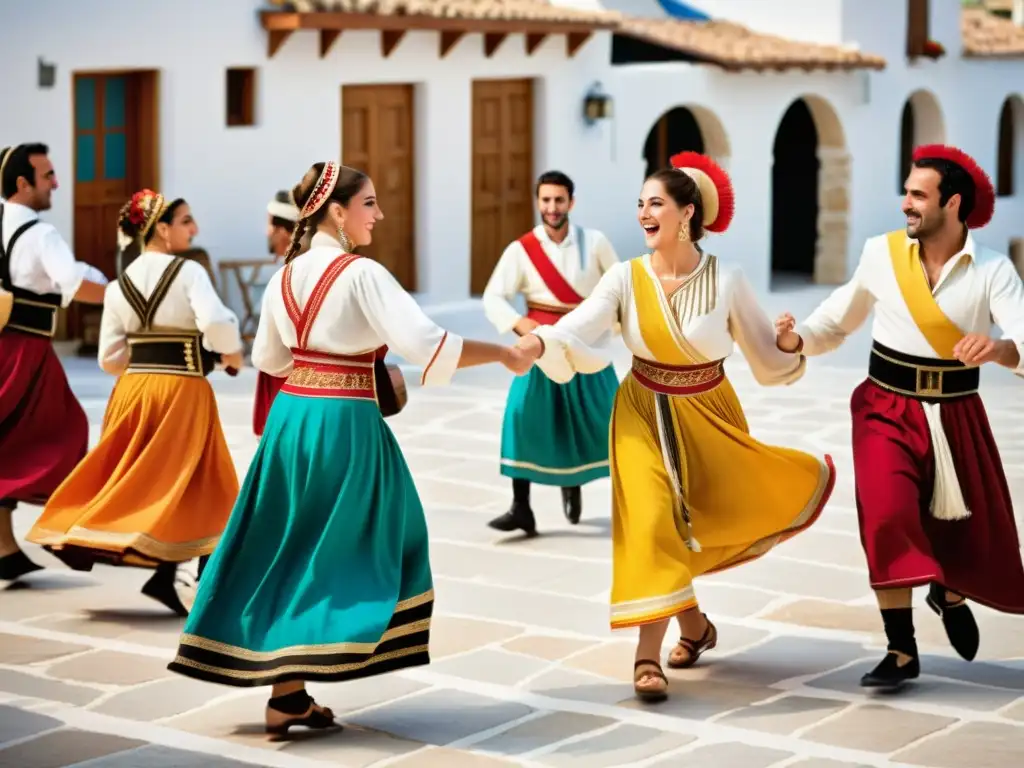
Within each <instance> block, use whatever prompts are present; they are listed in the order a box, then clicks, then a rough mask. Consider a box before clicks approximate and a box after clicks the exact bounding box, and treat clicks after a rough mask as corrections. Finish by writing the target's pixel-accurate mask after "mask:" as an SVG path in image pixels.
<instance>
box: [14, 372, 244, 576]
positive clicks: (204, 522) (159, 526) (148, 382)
mask: <svg viewBox="0 0 1024 768" xmlns="http://www.w3.org/2000/svg"><path fill="white" fill-rule="evenodd" d="M237 495H238V475H237V473H236V471H235V465H234V462H233V461H232V459H231V454H230V452H229V451H228V446H227V442H226V441H225V439H224V432H223V430H222V429H221V424H220V416H219V414H218V411H217V401H216V399H215V398H214V394H213V388H212V387H211V386H210V383H209V382H208V381H207V380H206V379H203V378H195V377H190V376H176V375H171V374H151V373H131V374H125V375H123V376H121V377H120V378H119V379H118V381H117V384H116V385H115V386H114V391H113V392H112V393H111V395H110V400H109V402H108V403H107V410H106V413H105V414H104V418H103V432H102V435H101V437H100V440H99V443H98V444H97V445H96V446H95V447H94V448H93V449H92V450H91V451H89V453H88V454H87V455H86V457H85V458H84V459H83V460H82V462H81V463H80V464H79V465H78V466H77V467H75V469H74V471H73V472H71V474H70V475H68V477H67V479H66V480H65V481H64V482H63V483H62V484H61V485H60V487H59V488H58V489H57V490H56V491H55V492H54V493H53V495H52V496H51V497H50V500H49V502H48V503H47V504H46V507H45V508H44V509H43V514H42V515H41V516H40V518H39V520H38V521H37V522H36V524H35V526H34V527H33V528H32V530H31V531H30V532H29V534H28V539H29V541H33V542H35V543H37V544H41V545H42V546H44V547H45V548H46V549H48V550H50V551H51V552H53V554H55V555H56V556H57V557H59V558H61V559H62V560H64V562H66V563H67V564H68V565H69V566H71V567H72V568H75V569H77V570H89V569H91V568H92V566H93V565H94V564H95V563H96V562H102V563H107V564H114V565H135V566H142V567H154V566H156V565H159V564H160V563H167V562H170V563H181V562H185V561H188V560H191V559H192V558H195V557H199V556H201V555H207V554H210V553H211V552H213V550H214V547H216V545H217V541H218V540H219V539H220V535H221V533H222V532H223V530H224V526H225V525H226V524H227V520H228V515H230V513H231V507H232V505H233V504H234V502H235V497H236V496H237Z"/></svg>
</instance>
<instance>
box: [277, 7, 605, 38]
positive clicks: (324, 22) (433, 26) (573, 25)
mask: <svg viewBox="0 0 1024 768" xmlns="http://www.w3.org/2000/svg"><path fill="white" fill-rule="evenodd" d="M260 22H261V24H262V25H263V28H264V29H266V30H268V31H270V30H281V31H283V30H291V31H295V30H297V29H376V30H384V29H390V30H396V31H397V30H402V31H409V30H420V31H433V32H463V33H475V34H484V33H487V32H502V33H504V34H506V35H514V34H528V33H530V32H534V33H538V34H545V35H554V34H565V33H569V32H579V33H587V34H591V33H593V32H594V31H595V30H599V29H609V30H610V29H614V28H616V27H617V22H611V21H607V22H593V23H589V22H588V23H580V22H571V21H570V22H558V21H535V20H532V19H460V18H453V17H450V16H428V15H404V14H376V13H343V12H340V11H318V12H315V13H296V12H291V11H261V12H260Z"/></svg>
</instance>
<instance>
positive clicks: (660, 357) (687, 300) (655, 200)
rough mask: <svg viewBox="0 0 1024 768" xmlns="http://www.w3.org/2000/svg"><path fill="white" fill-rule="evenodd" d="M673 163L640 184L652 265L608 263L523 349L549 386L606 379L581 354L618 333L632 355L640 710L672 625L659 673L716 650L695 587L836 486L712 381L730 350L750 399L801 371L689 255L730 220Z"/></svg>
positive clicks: (628, 413) (727, 282) (688, 172)
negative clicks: (739, 360) (736, 351)
mask: <svg viewBox="0 0 1024 768" xmlns="http://www.w3.org/2000/svg"><path fill="white" fill-rule="evenodd" d="M672 165H673V166H674V167H673V168H668V169H665V170H663V171H658V172H657V173H655V174H653V175H652V176H651V177H650V178H648V179H647V181H646V182H645V183H644V186H643V191H642V193H641V198H640V201H639V211H638V218H639V221H640V225H641V226H642V227H643V229H644V236H645V239H646V242H647V245H648V247H649V248H651V253H650V254H649V255H645V256H641V257H639V258H636V259H633V260H632V261H630V262H627V263H624V264H621V265H616V266H615V267H613V268H612V269H611V270H610V271H609V272H608V273H606V274H605V276H604V277H603V278H602V279H601V282H600V284H599V285H598V286H597V288H596V289H595V290H594V292H593V293H592V294H591V295H590V297H589V298H587V299H586V300H585V301H584V302H583V303H582V304H581V305H580V306H579V307H577V308H576V309H575V310H573V311H572V312H571V313H569V314H568V315H566V316H565V317H564V318H562V319H561V320H560V321H559V322H558V323H557V324H555V325H553V326H541V327H540V328H538V329H537V330H535V331H534V332H533V334H531V335H528V336H525V337H523V339H521V340H520V346H521V347H522V348H523V349H524V350H526V351H527V352H528V353H529V354H530V356H531V357H533V358H534V359H539V365H540V367H541V369H542V370H544V371H545V373H547V374H548V375H549V376H551V378H553V379H555V380H556V381H568V380H569V379H571V378H572V376H573V375H575V373H584V372H589V371H594V370H600V369H601V368H603V367H604V366H605V365H607V363H608V360H607V358H606V357H605V356H604V355H603V354H601V353H599V352H598V351H596V350H594V349H592V348H591V347H590V346H589V345H591V344H594V343H595V342H596V341H597V339H598V338H599V337H600V336H601V335H602V334H603V333H605V332H606V331H608V330H609V329H610V328H612V327H613V326H614V324H615V323H616V322H621V324H622V336H623V339H624V340H625V342H626V345H627V346H628V347H629V349H630V350H631V351H632V352H633V355H634V357H633V367H632V371H631V373H630V375H628V376H627V377H626V378H625V379H624V380H623V382H622V384H621V386H620V388H619V392H618V395H617V397H616V401H615V409H614V412H613V416H612V427H611V466H612V489H613V500H612V522H613V527H612V541H613V583H612V606H611V625H612V628H613V629H620V628H624V627H634V626H638V627H640V640H639V643H638V645H637V652H636V664H635V666H634V689H635V691H636V694H637V696H638V697H639V698H641V699H643V700H647V701H661V700H663V699H665V698H666V697H667V695H668V681H667V679H666V678H665V675H664V672H663V671H662V668H661V665H660V663H659V661H658V659H660V656H661V643H662V639H663V638H664V636H665V631H666V629H667V628H668V624H669V620H670V619H671V618H672V617H676V619H677V620H678V622H679V627H680V630H681V637H680V639H679V642H678V643H677V644H676V646H675V647H674V648H673V650H672V652H671V653H670V655H669V659H668V664H669V666H670V667H674V668H683V667H690V666H692V665H693V664H694V663H696V661H697V659H698V658H700V656H701V654H702V653H704V652H705V651H708V650H710V649H712V648H714V647H715V645H716V643H717V640H718V632H717V630H716V629H715V626H714V624H712V623H711V622H710V621H709V620H708V619H707V617H706V616H705V615H704V614H703V613H701V611H700V609H699V607H698V604H697V598H696V596H695V594H694V589H693V578H694V577H695V576H699V575H701V574H704V573H711V572H714V571H720V570H723V569H725V568H730V567H733V566H736V565H739V564H740V563H743V562H746V561H748V560H751V559H753V558H756V557H759V556H761V555H763V554H764V553H765V552H767V551H768V550H770V549H771V548H772V547H774V546H775V545H776V544H778V543H780V542H781V541H784V540H785V539H787V538H789V537H791V536H793V535H795V534H796V533H798V532H799V531H801V530H803V529H805V528H807V527H808V526H809V525H811V523H813V522H814V521H815V520H816V519H817V517H818V515H819V514H820V513H821V509H822V507H823V506H824V504H825V502H826V501H827V499H828V497H829V495H830V494H831V492H832V487H833V484H834V479H835V470H834V468H833V465H832V460H831V458H829V457H828V456H826V457H825V458H824V460H819V459H817V458H815V457H813V456H810V455H808V454H805V453H801V452H800V451H795V450H791V449H788V448H776V447H771V446H767V445H764V444H762V443H759V442H758V441H757V440H755V439H754V438H752V437H751V436H750V433H749V430H748V427H747V422H746V418H745V417H744V414H743V409H742V408H741V406H740V403H739V401H738V400H737V398H736V393H735V392H734V391H733V388H732V385H731V384H730V383H729V380H728V379H727V378H726V376H725V372H724V369H723V361H724V358H726V357H728V356H729V355H730V354H731V353H732V350H733V343H734V342H735V343H737V344H739V346H740V348H741V349H742V350H743V354H744V356H745V357H746V358H747V361H748V362H749V363H750V367H751V370H752V371H753V374H754V376H755V378H756V379H757V381H758V382H759V383H760V384H763V385H774V384H789V383H791V382H793V381H796V380H797V379H798V378H800V377H801V376H802V375H803V372H804V365H805V361H804V359H803V357H801V356H799V355H795V354H787V353H784V352H781V351H779V350H778V349H777V348H776V346H775V331H774V328H773V327H772V324H771V321H769V319H768V318H767V317H766V316H765V314H764V312H763V311H762V310H761V308H760V307H759V306H758V304H757V299H756V297H755V296H754V293H753V290H752V289H751V287H750V284H749V283H748V282H747V280H746V278H745V277H744V276H743V273H742V272H741V271H740V270H739V269H738V268H737V267H735V266H731V265H727V264H723V263H721V262H720V261H719V260H718V258H716V257H715V256H712V255H710V254H708V253H706V252H704V251H702V250H701V249H699V248H698V247H697V245H696V243H697V241H699V240H700V239H701V237H703V234H704V231H705V230H708V231H712V232H721V231H724V230H725V228H726V227H727V226H728V224H729V221H730V220H731V218H732V214H733V193H732V187H731V184H730V181H729V178H728V176H727V175H726V174H725V172H724V171H723V170H722V169H721V168H719V167H718V166H717V165H715V164H714V163H713V162H712V161H711V160H710V159H708V158H706V157H704V156H703V155H699V154H697V153H693V152H685V153H682V154H680V155H677V156H675V157H673V158H672ZM698 538H699V542H698Z"/></svg>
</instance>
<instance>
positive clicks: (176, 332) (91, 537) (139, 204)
mask: <svg viewBox="0 0 1024 768" xmlns="http://www.w3.org/2000/svg"><path fill="white" fill-rule="evenodd" d="M118 230H119V241H120V242H121V245H122V250H123V253H124V256H125V263H126V264H128V266H127V267H126V268H125V270H124V271H123V272H122V273H121V276H120V277H119V278H118V281H117V283H116V284H113V285H111V286H110V287H109V288H108V289H107V292H106V298H105V300H104V303H103V318H102V320H101V323H100V344H99V347H100V350H99V362H100V366H101V367H102V368H103V370H105V371H107V372H108V373H112V374H115V375H117V376H118V380H117V384H116V385H115V386H114V391H113V393H112V394H111V396H110V402H109V403H108V404H107V411H106V414H105V415H104V418H103V433H102V436H101V437H100V441H99V444H97V445H96V447H95V448H93V449H92V450H91V451H90V452H89V453H88V454H87V455H86V457H85V458H84V459H83V460H82V462H81V463H80V464H79V465H78V466H77V467H76V468H75V470H74V471H73V472H72V473H71V474H70V475H69V476H68V478H67V479H66V480H65V481H64V483H63V484H61V486H60V487H59V488H58V489H57V490H56V491H55V492H54V494H53V495H52V496H51V497H50V500H49V502H48V503H47V504H46V507H45V508H44V509H43V514H42V516H41V517H40V518H39V520H38V521H37V522H36V524H35V526H34V527H33V528H32V530H31V531H30V532H29V535H28V539H29V541H34V542H36V543H37V544H41V545H43V546H44V547H45V548H46V549H48V550H50V551H51V552H53V553H54V554H55V555H56V556H57V557H59V558H60V559H62V560H63V561H64V562H66V563H67V564H68V565H70V566H71V567H72V568H75V569H77V570H91V569H92V567H93V564H94V563H96V562H101V563H108V564H113V565H134V566H141V567H145V568H155V569H156V572H155V573H154V574H153V577H152V578H151V579H150V580H149V581H148V582H146V585H145V586H144V587H143V588H142V592H143V594H145V595H147V596H149V597H152V598H153V599H155V600H158V601H160V602H161V603H163V604H164V605H166V606H167V607H168V608H170V609H171V610H172V611H174V612H175V613H177V614H178V615H180V616H186V615H188V609H187V608H186V605H185V603H186V602H190V598H189V597H186V600H185V601H184V602H183V600H182V595H181V594H179V592H178V590H177V588H176V579H175V576H176V573H177V567H178V564H179V563H182V562H185V561H188V560H191V559H192V558H195V557H200V558H203V559H201V560H200V564H201V565H202V563H203V562H204V559H205V557H206V556H207V555H209V554H210V553H211V552H212V551H213V548H214V546H215V545H216V544H217V540H218V538H219V537H220V534H221V531H223V530H224V526H225V525H226V524H227V519H228V515H229V514H230V512H231V505H232V504H233V503H234V501H235V497H236V496H237V495H238V476H237V474H236V472H235V465H234V463H233V461H232V459H231V454H230V453H229V452H228V446H227V442H226V441H225V440H224V433H223V431H222V430H221V425H220V417H219V416H218V413H217V402H216V400H215V399H214V395H213V388H212V387H211V386H210V383H209V382H208V381H207V380H206V378H205V376H206V375H207V374H209V373H210V371H211V370H212V369H213V367H214V360H215V355H216V354H217V353H219V354H220V356H221V357H222V359H223V362H224V364H225V365H227V366H229V367H230V368H231V369H236V370H237V369H238V368H240V367H241V366H242V354H241V350H242V340H241V337H240V336H239V333H238V320H237V318H236V317H235V315H234V313H232V312H231V310H229V309H228V308H227V307H225V306H224V304H223V303H222V302H221V300H220V298H219V297H218V296H217V293H216V291H215V290H214V287H213V284H212V283H211V282H210V277H209V274H208V273H207V272H206V270H205V269H204V268H203V267H202V266H201V265H200V264H198V263H196V262H194V261H189V260H187V259H183V258H181V257H175V256H173V255H172V254H174V253H177V252H180V251H183V250H186V249H187V248H189V247H190V245H191V243H192V239H193V238H194V237H195V236H196V234H197V233H198V231H199V229H198V227H197V226H196V222H195V219H194V218H193V217H192V211H191V209H190V208H189V205H188V203H186V202H185V201H184V200H181V199H178V200H174V201H173V202H169V201H167V200H165V199H164V197H163V195H160V194H158V193H156V192H153V191H151V190H148V189H146V190H142V191H141V192H137V193H136V194H135V195H134V196H133V197H132V199H131V201H130V202H129V203H127V204H126V205H125V206H124V207H123V208H122V209H121V214H120V217H119V220H118ZM184 594H186V595H187V594H188V591H185V593H184Z"/></svg>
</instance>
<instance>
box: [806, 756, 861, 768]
mask: <svg viewBox="0 0 1024 768" xmlns="http://www.w3.org/2000/svg"><path fill="white" fill-rule="evenodd" d="M788 768H871V766H870V765H864V764H862V763H843V762H840V761H838V760H826V759H825V758H821V757H812V758H811V759H810V760H801V761H800V762H799V763H790V764H789V766H788Z"/></svg>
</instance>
